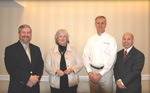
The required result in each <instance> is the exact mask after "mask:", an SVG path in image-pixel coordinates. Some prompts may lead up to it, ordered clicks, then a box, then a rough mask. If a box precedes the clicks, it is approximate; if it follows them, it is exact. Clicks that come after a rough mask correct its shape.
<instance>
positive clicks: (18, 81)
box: [4, 41, 44, 93]
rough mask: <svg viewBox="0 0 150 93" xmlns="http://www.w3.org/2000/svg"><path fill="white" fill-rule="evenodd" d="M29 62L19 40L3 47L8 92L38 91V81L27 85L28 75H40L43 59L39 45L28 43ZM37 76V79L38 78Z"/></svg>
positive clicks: (37, 92) (27, 92)
mask: <svg viewBox="0 0 150 93" xmlns="http://www.w3.org/2000/svg"><path fill="white" fill-rule="evenodd" d="M29 47H30V55H31V63H30V61H29V59H28V56H27V54H26V52H25V49H24V48H23V46H22V44H21V43H20V41H18V42H17V43H14V44H12V45H10V46H8V47H6V49H5V58H4V60H5V66H6V69H7V72H8V73H9V75H10V82H9V89H8V93H39V92H40V90H39V83H37V84H36V85H34V86H33V87H32V88H29V87H27V85H26V84H27V82H28V80H29V78H30V75H38V76H40V78H41V76H42V74H43V66H44V64H43V59H42V57H41V52H40V49H39V47H37V46H35V45H33V44H29ZM40 78H39V80H40Z"/></svg>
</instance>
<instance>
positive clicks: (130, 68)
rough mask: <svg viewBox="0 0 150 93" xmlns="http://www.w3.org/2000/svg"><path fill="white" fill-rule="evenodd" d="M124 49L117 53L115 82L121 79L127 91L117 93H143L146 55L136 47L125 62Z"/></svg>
mask: <svg viewBox="0 0 150 93" xmlns="http://www.w3.org/2000/svg"><path fill="white" fill-rule="evenodd" d="M123 55H124V49H122V50H121V51H119V52H118V53H117V60H116V63H115V66H114V76H115V80H116V81H117V80H118V79H121V80H122V82H123V84H124V85H125V86H126V88H127V89H119V88H118V87H117V93H141V91H142V89H141V72H142V69H143V66H144V60H145V57H144V54H143V53H142V52H140V51H139V50H137V49H136V48H135V47H134V46H133V47H132V49H131V50H130V51H129V53H128V54H127V56H126V58H125V60H124V61H123Z"/></svg>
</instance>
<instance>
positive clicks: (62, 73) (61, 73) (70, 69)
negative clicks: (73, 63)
mask: <svg viewBox="0 0 150 93" xmlns="http://www.w3.org/2000/svg"><path fill="white" fill-rule="evenodd" d="M71 72H73V69H72V68H68V69H66V70H65V71H62V70H60V69H57V74H58V75H59V76H60V77H61V76H63V75H65V74H66V75H68V74H70V73H71Z"/></svg>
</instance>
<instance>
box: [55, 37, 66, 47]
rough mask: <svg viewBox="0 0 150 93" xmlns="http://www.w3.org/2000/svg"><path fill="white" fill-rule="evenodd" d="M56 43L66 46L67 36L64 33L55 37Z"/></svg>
mask: <svg viewBox="0 0 150 93" xmlns="http://www.w3.org/2000/svg"><path fill="white" fill-rule="evenodd" d="M57 40H58V44H60V45H61V46H66V44H67V36H66V35H65V34H60V35H59V36H58V38H57Z"/></svg>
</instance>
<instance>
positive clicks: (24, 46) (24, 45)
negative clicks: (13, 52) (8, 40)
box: [20, 41, 29, 49]
mask: <svg viewBox="0 0 150 93" xmlns="http://www.w3.org/2000/svg"><path fill="white" fill-rule="evenodd" d="M20 43H21V44H22V46H23V48H24V49H25V48H26V47H27V46H29V44H28V45H26V44H24V43H23V42H21V41H20Z"/></svg>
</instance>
